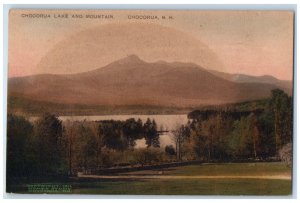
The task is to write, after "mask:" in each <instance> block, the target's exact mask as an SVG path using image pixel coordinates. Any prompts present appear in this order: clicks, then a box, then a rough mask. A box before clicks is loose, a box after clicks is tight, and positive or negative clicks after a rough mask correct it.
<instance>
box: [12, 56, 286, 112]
mask: <svg viewBox="0 0 300 203" xmlns="http://www.w3.org/2000/svg"><path fill="white" fill-rule="evenodd" d="M8 87H9V88H8V96H9V98H23V99H25V100H31V101H37V102H38V103H40V102H48V103H49V102H50V103H54V104H60V105H62V104H63V105H84V106H102V107H103V106H104V107H105V106H110V107H114V106H158V107H167V108H193V107H198V106H201V105H218V104H224V103H234V102H242V101H248V100H256V99H261V98H266V97H268V96H269V95H270V90H272V89H274V88H277V87H278V86H277V85H274V84H267V83H249V82H245V83H241V82H233V81H230V80H226V79H224V78H223V77H218V76H217V75H215V74H212V73H211V72H210V71H208V70H206V69H204V68H202V67H200V66H198V65H196V64H191V63H179V62H175V63H167V62H164V61H158V62H154V63H147V62H145V61H143V60H141V59H140V58H139V57H137V56H135V55H131V56H128V57H126V58H123V59H120V60H117V61H115V62H113V63H110V64H108V65H107V66H105V67H102V68H99V69H96V70H92V71H88V72H83V73H76V74H61V75H54V74H42V75H33V76H26V77H16V78H10V79H9V84H8ZM285 90H286V91H288V92H290V91H291V90H289V89H287V88H285Z"/></svg>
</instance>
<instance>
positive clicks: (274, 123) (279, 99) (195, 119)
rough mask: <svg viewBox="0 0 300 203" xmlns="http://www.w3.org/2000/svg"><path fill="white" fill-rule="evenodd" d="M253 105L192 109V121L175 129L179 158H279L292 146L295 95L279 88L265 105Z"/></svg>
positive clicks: (222, 159) (235, 159) (218, 159)
mask: <svg viewBox="0 0 300 203" xmlns="http://www.w3.org/2000/svg"><path fill="white" fill-rule="evenodd" d="M253 104H255V103H254V102H252V103H251V102H250V103H249V104H248V105H249V107H248V109H247V110H242V111H241V110H239V108H240V107H239V106H236V107H235V108H230V109H226V108H223V109H220V108H217V109H205V110H202V111H201V110H197V111H194V112H191V113H190V114H189V118H191V121H190V122H189V123H188V124H186V125H182V126H179V127H178V128H177V129H176V130H175V131H174V132H173V134H174V139H175V140H176V141H175V143H176V151H177V153H176V154H177V158H178V159H179V160H182V159H183V158H184V159H201V160H204V161H238V160H243V161H245V160H255V159H260V160H267V159H270V158H271V157H277V156H278V155H279V154H280V150H282V148H283V147H284V146H286V145H288V146H290V147H291V143H292V123H293V121H292V112H293V111H292V97H290V96H288V95H287V94H286V93H284V92H283V91H282V90H280V89H275V90H272V92H271V97H270V98H269V99H266V100H265V102H264V106H263V108H261V107H262V106H261V105H260V107H259V108H256V107H255V105H253ZM243 108H244V109H245V106H243ZM285 150H286V149H285ZM286 151H288V150H286ZM289 151H291V150H289ZM281 154H282V153H281ZM289 159H291V158H289Z"/></svg>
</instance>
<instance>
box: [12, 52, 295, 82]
mask: <svg viewBox="0 0 300 203" xmlns="http://www.w3.org/2000/svg"><path fill="white" fill-rule="evenodd" d="M129 56H137V57H138V58H139V59H141V58H140V57H139V56H138V55H136V54H131V55H129ZM129 56H127V57H129ZM127 57H125V58H127ZM125 58H120V59H117V60H115V61H112V62H110V63H108V64H106V65H104V66H102V67H99V68H96V69H92V70H86V71H82V72H77V73H36V74H28V75H22V76H15V75H13V76H10V75H9V76H8V78H17V77H28V76H34V75H43V74H46V75H48V74H49V75H73V74H80V73H84V72H89V71H95V70H98V69H101V68H104V67H105V66H107V65H109V64H111V63H114V62H116V61H119V60H122V59H125ZM141 60H142V61H144V62H145V63H157V62H162V61H163V62H166V61H164V60H157V61H154V62H148V61H145V60H143V59H141ZM177 62H179V63H182V62H181V61H172V62H167V63H177ZM187 63H188V62H187ZM196 65H198V66H200V65H199V64H196ZM206 70H209V71H219V70H214V69H206ZM219 72H223V71H219ZM223 73H229V74H241V75H247V76H254V77H263V76H271V77H274V78H276V79H278V80H281V79H279V78H277V77H275V76H274V75H272V74H268V75H251V74H243V73H230V72H223ZM287 81H293V79H291V80H287Z"/></svg>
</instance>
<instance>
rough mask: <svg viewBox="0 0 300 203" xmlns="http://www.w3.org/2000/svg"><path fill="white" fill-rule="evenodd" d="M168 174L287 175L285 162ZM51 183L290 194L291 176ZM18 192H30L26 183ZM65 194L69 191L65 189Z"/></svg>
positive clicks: (93, 189)
mask: <svg viewBox="0 0 300 203" xmlns="http://www.w3.org/2000/svg"><path fill="white" fill-rule="evenodd" d="M170 169H171V170H165V175H175V176H176V175H189V176H192V175H208V176H209V175H229V176H230V175H257V176H260V175H262V176H263V175H283V174H285V175H288V174H291V169H289V168H287V167H286V166H285V165H284V164H282V163H228V164H203V165H191V166H182V167H176V168H175V167H174V168H170ZM48 184H63V185H68V184H69V185H71V186H72V193H73V194H120V195H122V194H123V195H125V194H126V195H127V194H128V195H290V194H291V191H292V189H291V188H292V186H291V185H292V184H291V181H290V180H276V179H229V178H228V179H216V178H212V179H123V180H122V179H114V180H113V179H111V180H110V179H105V180H104V179H92V180H86V179H85V180H82V179H72V180H71V181H67V182H52V183H49V182H48ZM14 188H15V190H14V191H15V192H18V193H28V191H27V188H26V184H18V185H15V186H14ZM65 194H66V193H65Z"/></svg>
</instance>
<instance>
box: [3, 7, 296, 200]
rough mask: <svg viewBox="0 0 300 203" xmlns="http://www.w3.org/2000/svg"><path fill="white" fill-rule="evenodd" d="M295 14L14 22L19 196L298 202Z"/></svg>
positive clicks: (44, 16)
mask: <svg viewBox="0 0 300 203" xmlns="http://www.w3.org/2000/svg"><path fill="white" fill-rule="evenodd" d="M293 26H294V15H293V13H292V12H289V11H143V10H131V11H130V10H129V11H125V10H124V11H122V10H115V11H110V10H102V11H100V10H89V11H88V10H39V11H37V10H17V9H14V10H11V11H10V15H9V64H8V65H9V67H8V68H9V69H8V71H9V78H8V95H7V98H8V101H7V105H8V106H7V145H6V146H7V159H6V191H7V192H8V193H21V194H28V193H30V194H43V193H46V194H98V195H105V194H117V195H127V194H130V195H291V194H292V167H293V161H292V160H293V159H292V158H293V157H292V154H293V153H292V151H293V150H292V149H293V43H294V42H293V34H294V33H293V29H294V27H293Z"/></svg>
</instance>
